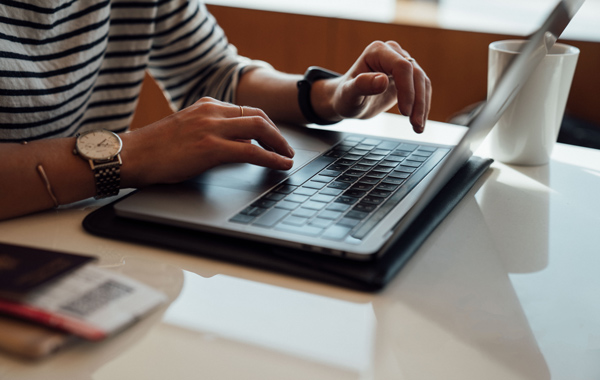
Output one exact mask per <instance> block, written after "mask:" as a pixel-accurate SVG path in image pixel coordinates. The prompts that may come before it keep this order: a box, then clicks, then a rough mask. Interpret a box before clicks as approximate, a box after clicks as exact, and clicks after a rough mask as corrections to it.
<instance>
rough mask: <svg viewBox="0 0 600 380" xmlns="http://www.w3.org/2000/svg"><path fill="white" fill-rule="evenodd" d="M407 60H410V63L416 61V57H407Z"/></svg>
mask: <svg viewBox="0 0 600 380" xmlns="http://www.w3.org/2000/svg"><path fill="white" fill-rule="evenodd" d="M406 60H407V61H408V62H410V63H414V62H415V59H414V58H413V57H408V58H406Z"/></svg>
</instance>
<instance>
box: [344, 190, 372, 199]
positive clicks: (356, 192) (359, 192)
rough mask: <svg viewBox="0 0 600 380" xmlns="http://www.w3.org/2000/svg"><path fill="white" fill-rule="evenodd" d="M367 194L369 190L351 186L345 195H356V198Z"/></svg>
mask: <svg viewBox="0 0 600 380" xmlns="http://www.w3.org/2000/svg"><path fill="white" fill-rule="evenodd" d="M365 194H367V192H366V191H365V190H357V189H355V188H353V187H351V188H350V189H348V190H346V191H344V195H343V196H346V197H354V198H361V197H363V196H364V195H365Z"/></svg>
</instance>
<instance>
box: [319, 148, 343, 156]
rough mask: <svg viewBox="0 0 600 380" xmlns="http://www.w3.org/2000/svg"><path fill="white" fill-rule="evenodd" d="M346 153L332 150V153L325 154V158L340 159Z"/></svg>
mask: <svg viewBox="0 0 600 380" xmlns="http://www.w3.org/2000/svg"><path fill="white" fill-rule="evenodd" d="M345 153H346V152H344V151H342V150H339V149H335V148H334V149H331V150H330V151H328V152H326V153H325V154H323V156H325V157H333V158H340V157H342V156H343V155H344V154H345Z"/></svg>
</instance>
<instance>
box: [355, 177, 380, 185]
mask: <svg viewBox="0 0 600 380" xmlns="http://www.w3.org/2000/svg"><path fill="white" fill-rule="evenodd" d="M380 180H381V179H380V178H373V177H368V176H367V177H362V178H361V179H360V181H358V182H357V183H356V184H355V185H354V186H356V185H359V184H365V185H376V184H378V183H379V181H380ZM371 187H372V186H371Z"/></svg>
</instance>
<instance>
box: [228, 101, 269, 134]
mask: <svg viewBox="0 0 600 380" xmlns="http://www.w3.org/2000/svg"><path fill="white" fill-rule="evenodd" d="M234 108H235V109H236V110H237V111H231V112H234V116H230V117H235V113H237V114H238V115H237V116H238V117H253V116H258V117H262V118H263V119H265V120H266V121H267V122H268V123H269V125H271V127H273V128H275V130H277V131H279V128H277V125H276V124H275V123H274V122H273V120H271V118H269V116H267V114H266V113H265V112H264V111H263V110H261V109H260V108H254V107H248V106H234Z"/></svg>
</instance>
